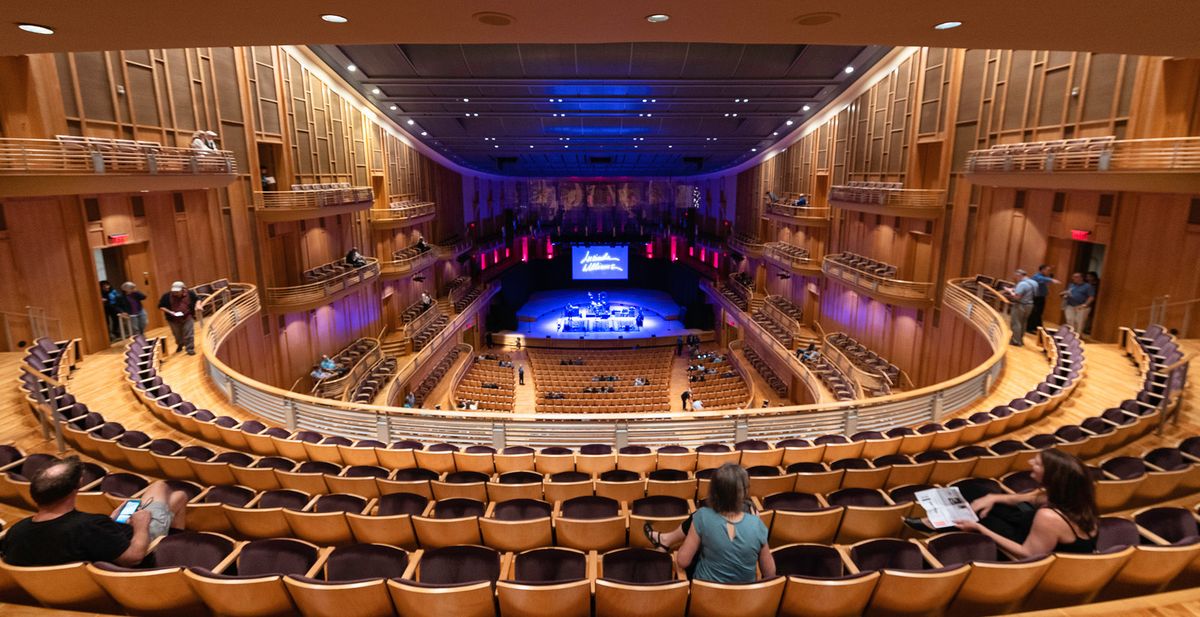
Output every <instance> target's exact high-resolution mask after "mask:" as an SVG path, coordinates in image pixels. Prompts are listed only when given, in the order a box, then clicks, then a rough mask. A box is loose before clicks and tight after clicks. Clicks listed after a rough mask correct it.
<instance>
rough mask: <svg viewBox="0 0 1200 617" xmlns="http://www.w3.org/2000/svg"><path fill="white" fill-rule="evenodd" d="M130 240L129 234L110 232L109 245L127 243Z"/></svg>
mask: <svg viewBox="0 0 1200 617" xmlns="http://www.w3.org/2000/svg"><path fill="white" fill-rule="evenodd" d="M128 241H129V234H108V244H109V246H116V245H118V244H125V243H126V242H128Z"/></svg>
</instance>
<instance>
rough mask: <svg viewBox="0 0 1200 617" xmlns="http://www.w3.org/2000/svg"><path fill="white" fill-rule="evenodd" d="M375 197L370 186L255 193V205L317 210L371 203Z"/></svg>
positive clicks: (277, 208) (259, 206)
mask: <svg viewBox="0 0 1200 617" xmlns="http://www.w3.org/2000/svg"><path fill="white" fill-rule="evenodd" d="M374 199H375V192H374V191H372V190H371V187H369V186H352V187H348V188H330V189H314V190H305V191H266V192H255V193H254V205H255V207H258V208H261V209H264V210H315V209H319V208H334V207H338V206H349V205H353V204H361V203H367V204H369V203H371V201H373V200H374Z"/></svg>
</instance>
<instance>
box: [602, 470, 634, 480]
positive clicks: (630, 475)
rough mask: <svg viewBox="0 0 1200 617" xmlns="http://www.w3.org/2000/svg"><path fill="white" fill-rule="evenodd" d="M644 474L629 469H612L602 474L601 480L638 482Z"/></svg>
mask: <svg viewBox="0 0 1200 617" xmlns="http://www.w3.org/2000/svg"><path fill="white" fill-rule="evenodd" d="M641 479H642V476H641V474H639V473H638V472H636V471H629V470H628V469H610V470H608V471H605V472H603V473H601V474H600V481H601V482H637V481H638V480H641Z"/></svg>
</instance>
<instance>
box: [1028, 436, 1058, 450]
mask: <svg viewBox="0 0 1200 617" xmlns="http://www.w3.org/2000/svg"><path fill="white" fill-rule="evenodd" d="M1025 443H1026V444H1029V446H1030V447H1031V448H1033V449H1034V450H1045V449H1047V448H1053V447H1054V446H1057V445H1058V438H1057V437H1055V436H1054V435H1052V434H1050V433H1042V434H1040V435H1034V436H1033V437H1030V438H1028V439H1026V440H1025Z"/></svg>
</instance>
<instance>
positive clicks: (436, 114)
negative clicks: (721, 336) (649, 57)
mask: <svg viewBox="0 0 1200 617" xmlns="http://www.w3.org/2000/svg"><path fill="white" fill-rule="evenodd" d="M396 113H401V112H400V111H397V112H396ZM649 113H650V115H649V116H646V115H645V114H646V112H637V113H634V112H632V111H563V112H558V111H554V112H550V111H484V112H459V111H404V112H403V115H405V116H412V117H414V118H468V117H469V118H480V119H482V118H485V117H489V118H548V119H550V120H554V119H555V118H556V117H557V118H642V119H645V118H649V119H651V120H653V119H654V118H667V117H671V118H713V119H722V120H723V119H725V118H727V117H728V118H730V119H733V118H737V119H741V118H779V119H780V122H782V121H784V120H786V119H787V116H789V115H793V114H790V113H788V112H783V111H739V112H736V113H737V115H736V116H734V115H733V114H732V113H730V114H728V115H726V114H725V112H717V111H653V112H649ZM800 113H801V112H799V111H797V112H794V115H800ZM475 114H478V115H475ZM554 114H558V115H557V116H555V115H554Z"/></svg>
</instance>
